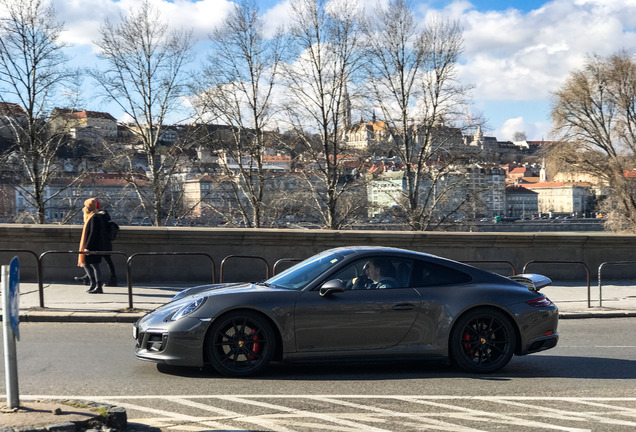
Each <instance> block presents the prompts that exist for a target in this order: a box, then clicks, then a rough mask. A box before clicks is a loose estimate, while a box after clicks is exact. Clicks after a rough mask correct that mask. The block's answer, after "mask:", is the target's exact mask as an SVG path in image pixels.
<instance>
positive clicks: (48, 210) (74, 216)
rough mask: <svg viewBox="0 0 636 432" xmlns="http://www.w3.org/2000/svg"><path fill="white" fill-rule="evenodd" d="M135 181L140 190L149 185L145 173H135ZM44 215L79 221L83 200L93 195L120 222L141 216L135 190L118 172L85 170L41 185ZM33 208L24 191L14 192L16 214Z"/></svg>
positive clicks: (28, 211)
mask: <svg viewBox="0 0 636 432" xmlns="http://www.w3.org/2000/svg"><path fill="white" fill-rule="evenodd" d="M136 183H137V184H138V185H139V187H140V188H141V190H142V193H147V191H146V192H144V190H147V188H148V187H149V183H148V180H147V179H146V178H145V176H138V177H137V178H136ZM44 196H45V200H46V206H45V218H46V221H47V222H50V223H54V222H60V223H70V222H74V223H81V222H82V215H81V213H82V212H81V209H82V207H83V205H84V200H86V199H88V198H97V199H98V200H99V202H100V203H101V204H102V207H103V208H104V209H106V210H108V212H109V213H110V215H111V217H112V218H113V219H114V220H118V221H121V222H122V224H126V223H131V222H134V221H139V220H141V219H143V218H144V214H143V213H142V211H141V208H140V205H139V198H138V196H137V193H136V192H135V190H134V189H133V187H132V186H131V185H130V182H129V181H128V180H126V178H125V177H124V176H122V175H119V174H102V173H96V174H89V175H86V176H85V177H83V178H81V179H80V180H79V181H78V179H77V178H76V177H74V176H71V175H69V176H67V177H59V178H57V179H55V180H54V181H52V182H51V183H50V184H49V185H48V186H47V187H46V188H45V189H44ZM35 213H36V208H35V205H34V203H33V202H32V200H31V199H30V198H29V197H28V195H27V194H25V193H20V192H17V193H16V215H17V216H20V215H28V214H31V215H35Z"/></svg>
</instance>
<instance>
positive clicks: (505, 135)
mask: <svg viewBox="0 0 636 432" xmlns="http://www.w3.org/2000/svg"><path fill="white" fill-rule="evenodd" d="M515 132H524V133H525V134H526V136H527V138H528V140H529V141H539V140H549V139H550V137H549V132H550V124H549V123H547V122H527V121H526V120H524V118H523V117H516V118H511V119H508V120H506V121H505V122H504V124H503V125H502V126H501V127H500V128H498V129H496V130H495V131H493V133H492V134H491V135H492V136H496V137H497V139H498V140H500V141H511V140H512V139H513V136H514V134H515Z"/></svg>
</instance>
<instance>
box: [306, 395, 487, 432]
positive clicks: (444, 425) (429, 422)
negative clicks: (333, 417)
mask: <svg viewBox="0 0 636 432" xmlns="http://www.w3.org/2000/svg"><path fill="white" fill-rule="evenodd" d="M314 399H317V400H320V401H323V402H328V403H332V404H336V405H344V406H347V407H350V408H355V409H357V410H367V411H372V412H375V413H379V414H389V415H392V416H395V415H396V414H397V415H399V416H400V417H406V418H412V419H415V420H417V421H418V423H419V424H420V425H421V424H422V423H426V426H427V429H437V430H444V431H457V432H461V431H466V432H471V431H474V432H479V430H478V429H474V428H468V427H463V426H460V425H458V424H454V423H449V422H444V421H441V420H436V419H427V418H424V417H423V416H419V415H415V414H409V413H404V412H400V413H396V411H394V410H389V409H386V408H378V407H374V406H369V405H360V404H356V403H353V402H348V401H344V400H339V399H334V398H331V397H324V396H323V397H314Z"/></svg>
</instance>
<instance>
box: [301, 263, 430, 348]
mask: <svg viewBox="0 0 636 432" xmlns="http://www.w3.org/2000/svg"><path fill="white" fill-rule="evenodd" d="M403 261H404V260H397V261H396V260H394V261H393V265H394V266H396V267H398V266H399V265H400V264H403ZM361 267H362V265H361V264H357V270H356V273H357V274H358V275H359V274H360V269H361ZM353 268H356V266H354V267H353ZM345 273H346V272H345ZM337 276H342V272H341V273H340V274H337V275H334V276H332V277H331V278H329V279H332V278H338V277H337ZM348 276H355V275H354V274H349V275H348ZM338 279H341V280H343V282H344V284H345V285H347V282H349V285H351V279H349V278H348V277H347V276H345V277H340V278H338ZM419 305H420V295H419V293H418V292H417V290H415V289H413V288H409V287H408V281H407V282H404V283H402V284H400V285H399V286H397V287H395V288H387V289H363V290H352V289H347V290H345V291H344V292H335V293H331V294H329V295H327V296H321V295H320V292H319V290H318V289H317V290H313V291H306V292H303V293H302V294H301V295H300V296H299V298H298V300H297V303H296V307H295V336H296V348H297V351H298V352H311V351H316V352H319V351H342V350H360V349H380V348H388V347H392V346H395V345H397V344H398V343H399V342H400V341H401V340H402V339H403V338H404V336H405V335H406V334H407V333H408V331H409V330H410V329H411V327H412V325H413V323H414V321H415V319H416V317H417V314H418V311H419Z"/></svg>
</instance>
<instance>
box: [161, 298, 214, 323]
mask: <svg viewBox="0 0 636 432" xmlns="http://www.w3.org/2000/svg"><path fill="white" fill-rule="evenodd" d="M206 298H207V297H199V298H197V299H194V300H192V301H191V302H189V303H186V305H185V306H183V307H181V308H180V309H179V310H178V311H177V312H176V313H175V314H174V315H172V317H171V318H170V321H176V320H178V319H181V318H183V317H184V316H186V315H190V314H191V313H192V312H194V311H195V310H197V309H199V308H200V307H201V305H202V304H203V303H205V299H206Z"/></svg>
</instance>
